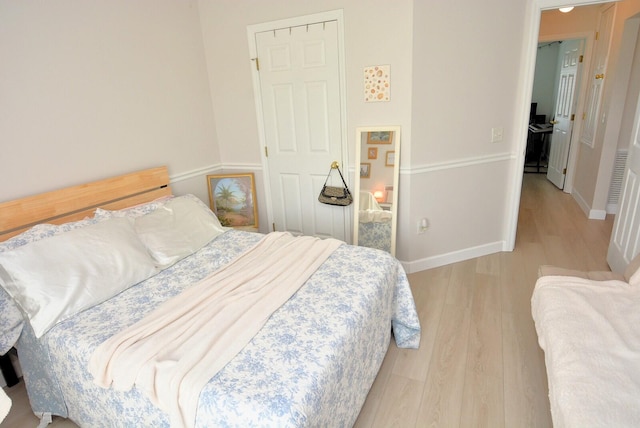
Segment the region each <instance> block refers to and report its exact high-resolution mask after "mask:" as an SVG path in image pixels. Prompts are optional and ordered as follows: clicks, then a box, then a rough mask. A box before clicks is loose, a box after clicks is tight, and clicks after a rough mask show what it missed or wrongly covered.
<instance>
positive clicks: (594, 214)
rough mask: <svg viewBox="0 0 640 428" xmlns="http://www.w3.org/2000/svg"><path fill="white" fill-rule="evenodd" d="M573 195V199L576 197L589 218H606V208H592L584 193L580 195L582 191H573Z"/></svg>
mask: <svg viewBox="0 0 640 428" xmlns="http://www.w3.org/2000/svg"><path fill="white" fill-rule="evenodd" d="M571 196H573V199H575V201H576V202H577V203H578V205H579V206H580V209H581V210H582V211H583V212H584V214H585V215H586V216H587V218H588V219H589V220H604V219H605V218H607V211H606V210H594V209H592V208H591V207H590V206H589V204H587V201H585V200H584V198H583V197H582V195H580V193H578V192H572V193H571Z"/></svg>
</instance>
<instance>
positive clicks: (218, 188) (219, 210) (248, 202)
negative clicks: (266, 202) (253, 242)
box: [207, 172, 258, 229]
mask: <svg viewBox="0 0 640 428" xmlns="http://www.w3.org/2000/svg"><path fill="white" fill-rule="evenodd" d="M207 186H208V187H209V205H210V207H211V210H212V211H213V212H214V213H215V215H216V217H218V220H220V224H221V225H222V226H225V227H233V228H256V229H257V228H258V205H257V199H256V186H255V180H254V175H253V173H252V172H250V173H246V174H219V175H217V174H216V175H207Z"/></svg>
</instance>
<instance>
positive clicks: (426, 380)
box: [0, 174, 613, 428]
mask: <svg viewBox="0 0 640 428" xmlns="http://www.w3.org/2000/svg"><path fill="white" fill-rule="evenodd" d="M612 224H613V218H612V217H610V218H607V220H604V221H598V220H588V219H587V218H586V217H585V215H584V213H583V212H582V211H581V210H580V208H579V207H578V205H577V204H576V203H575V201H574V200H573V198H572V197H571V196H570V195H567V194H565V193H563V192H561V191H559V190H557V189H556V188H555V187H553V185H551V184H550V183H549V182H548V181H547V180H546V179H545V177H544V175H537V174H525V176H524V184H523V191H522V198H521V203H520V215H519V219H518V233H517V239H516V247H515V250H514V251H513V252H509V253H498V254H492V255H489V256H485V257H480V258H477V259H473V260H468V261H464V262H459V263H455V264H451V265H448V266H443V267H440V268H436V269H430V270H427V271H423V272H419V273H415V274H411V275H409V281H410V283H411V288H412V290H413V293H414V298H415V301H416V306H417V308H418V312H419V315H420V321H421V324H422V339H421V345H420V349H419V350H403V349H398V348H397V347H396V346H395V344H393V343H392V344H391V347H390V348H389V351H388V352H387V356H386V358H385V361H384V363H383V365H382V368H381V369H380V373H379V374H378V377H377V378H376V381H375V383H374V384H373V387H372V388H371V391H370V392H369V396H368V398H367V401H366V402H365V405H364V407H363V409H362V411H361V413H360V417H359V418H358V420H357V422H356V427H357V428H365V427H385V428H386V427H394V426H396V427H402V428H405V427H420V428H422V427H475V426H477V427H550V426H551V415H550V412H549V402H548V399H547V381H546V373H545V367H544V354H543V352H542V350H540V348H539V347H538V343H537V337H536V333H535V328H534V325H533V320H532V319H531V307H530V299H531V292H532V290H533V286H534V284H535V281H536V278H537V270H538V266H539V265H541V264H554V265H557V266H563V267H568V268H574V269H581V270H608V266H607V263H606V260H605V257H606V252H607V246H608V243H609V236H610V233H611V227H612ZM479 227H480V225H479ZM7 392H8V393H9V394H10V396H11V397H12V399H13V401H14V405H13V408H12V409H11V413H10V415H9V417H8V418H7V420H6V421H5V422H3V423H2V424H1V425H0V426H1V427H5V426H6V427H23V426H36V425H37V422H38V420H37V419H36V418H35V416H33V415H32V414H31V412H30V409H29V405H28V401H27V398H26V392H25V390H24V384H23V383H20V384H19V385H17V386H15V387H13V388H8V389H7ZM51 426H52V427H62V426H66V427H75V425H74V424H73V423H72V422H70V421H67V420H64V419H61V418H55V419H54V424H52V425H51Z"/></svg>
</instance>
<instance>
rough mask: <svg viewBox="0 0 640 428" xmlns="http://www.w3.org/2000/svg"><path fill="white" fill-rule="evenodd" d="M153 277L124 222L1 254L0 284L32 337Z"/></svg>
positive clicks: (130, 222)
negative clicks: (17, 307) (26, 320)
mask: <svg viewBox="0 0 640 428" xmlns="http://www.w3.org/2000/svg"><path fill="white" fill-rule="evenodd" d="M155 273H157V269H156V267H155V264H154V262H153V260H152V259H151V258H150V257H149V254H148V253H147V251H146V248H145V247H144V245H143V244H142V242H140V239H139V238H138V236H137V235H136V233H135V230H134V227H133V220H132V219H129V218H114V219H109V220H105V221H102V222H100V223H96V224H93V225H89V226H86V227H84V228H81V229H75V230H71V231H69V232H65V233H62V234H60V235H56V236H53V237H51V238H46V239H43V240H40V241H37V242H33V243H30V244H27V245H24V246H22V247H19V248H16V249H14V250H11V251H5V252H3V253H0V283H1V284H2V285H3V286H4V288H5V289H6V290H7V292H8V293H9V294H10V295H11V297H13V298H14V300H16V301H17V302H18V304H19V305H20V307H21V308H22V310H23V312H24V313H25V314H26V315H27V316H28V317H29V321H30V322H31V326H32V327H33V331H34V333H35V334H36V337H40V336H42V335H43V334H44V333H46V332H47V331H48V330H49V329H50V328H51V327H53V326H54V325H55V324H57V323H58V322H60V321H63V320H65V319H67V318H69V317H71V316H73V315H75V314H77V313H79V312H81V311H83V310H85V309H88V308H90V307H92V306H94V305H96V304H98V303H101V302H103V301H105V300H107V299H109V298H110V297H112V296H115V295H116V294H118V293H119V292H121V291H123V290H125V289H126V288H128V287H130V286H132V285H134V284H136V283H138V282H140V281H142V280H144V279H146V278H148V277H150V276H152V275H154V274H155Z"/></svg>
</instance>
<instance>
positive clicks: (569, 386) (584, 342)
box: [531, 276, 640, 427]
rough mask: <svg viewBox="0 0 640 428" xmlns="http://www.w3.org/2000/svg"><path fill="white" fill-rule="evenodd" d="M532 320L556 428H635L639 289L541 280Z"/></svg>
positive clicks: (639, 383) (639, 420) (638, 417)
mask: <svg viewBox="0 0 640 428" xmlns="http://www.w3.org/2000/svg"><path fill="white" fill-rule="evenodd" d="M531 304H532V314H533V319H534V320H535V324H536V330H537V332H538V337H539V343H540V346H541V347H542V349H544V351H545V362H546V366H547V375H548V376H547V377H548V380H549V399H550V402H551V413H552V416H553V424H554V426H555V427H639V426H640V288H638V287H632V286H630V285H628V284H627V283H625V282H622V281H591V280H588V279H582V278H576V277H566V276H544V277H541V278H540V279H538V281H537V283H536V287H535V290H534V293H533V297H532V301H531Z"/></svg>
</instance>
